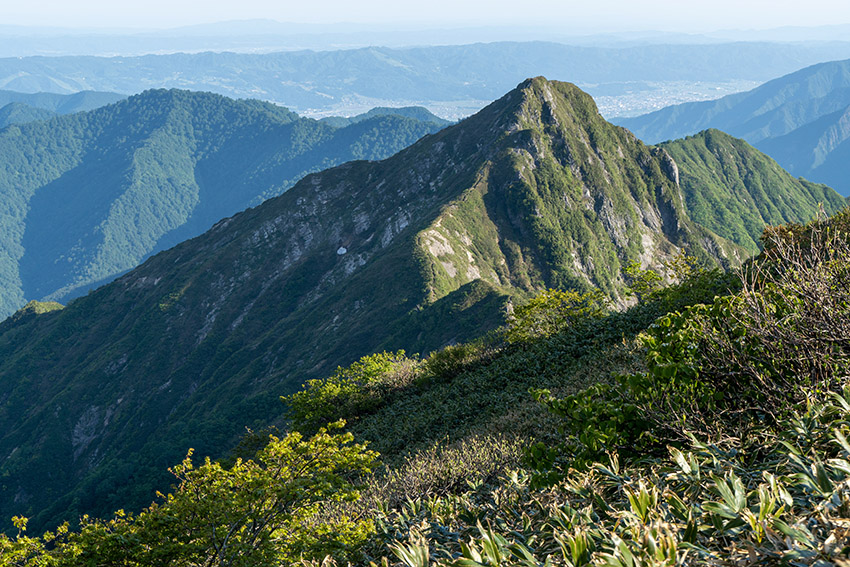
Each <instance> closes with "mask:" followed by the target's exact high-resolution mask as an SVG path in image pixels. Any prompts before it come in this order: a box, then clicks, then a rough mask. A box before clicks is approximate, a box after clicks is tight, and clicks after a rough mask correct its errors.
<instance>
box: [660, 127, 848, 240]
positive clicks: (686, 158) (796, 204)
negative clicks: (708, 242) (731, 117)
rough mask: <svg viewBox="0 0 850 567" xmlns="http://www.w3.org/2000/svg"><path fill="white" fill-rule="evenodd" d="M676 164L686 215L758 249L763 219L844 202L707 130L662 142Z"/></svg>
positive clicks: (780, 220)
mask: <svg viewBox="0 0 850 567" xmlns="http://www.w3.org/2000/svg"><path fill="white" fill-rule="evenodd" d="M661 147H663V148H664V149H665V150H667V151H668V152H670V154H671V155H672V156H673V158H674V159H675V160H676V163H677V164H678V165H679V171H680V182H681V186H682V191H683V193H684V196H685V202H686V205H687V209H688V214H689V215H690V217H691V218H692V219H693V220H694V221H696V222H698V223H700V224H702V225H703V226H705V227H706V228H708V229H710V230H712V231H714V232H715V233H717V234H719V235H721V236H723V237H725V238H728V239H729V240H731V241H733V242H735V243H736V244H738V245H740V246H743V247H744V248H746V249H747V250H749V251H750V252H756V251H758V243H759V237H760V236H761V233H762V230H763V229H764V227H765V226H766V225H779V224H785V223H788V222H800V221H807V220H810V219H812V218H814V217H815V216H816V215H817V214H818V207H819V205H822V206H823V209H824V211H825V212H826V213H827V214H833V213H835V212H837V211H838V210H840V209H841V208H843V207H844V206H845V200H844V198H843V197H841V196H840V195H839V194H838V193H836V192H835V191H834V190H832V189H830V188H829V187H827V186H826V185H821V184H817V183H811V182H809V181H806V180H804V179H795V178H794V177H792V176H791V175H789V174H788V172H786V171H785V170H784V169H782V168H781V167H780V166H779V165H777V163H776V162H775V161H773V160H772V159H771V158H769V157H768V156H766V155H764V154H762V153H761V152H759V151H758V150H756V149H755V148H753V147H752V146H750V145H749V144H748V143H746V142H745V141H743V140H739V139H736V138H733V137H732V136H729V135H728V134H725V133H723V132H720V131H718V130H706V131H705V132H701V133H700V134H697V135H696V136H690V137H688V138H685V139H683V140H676V141H673V142H667V143H665V144H663V145H662V146H661Z"/></svg>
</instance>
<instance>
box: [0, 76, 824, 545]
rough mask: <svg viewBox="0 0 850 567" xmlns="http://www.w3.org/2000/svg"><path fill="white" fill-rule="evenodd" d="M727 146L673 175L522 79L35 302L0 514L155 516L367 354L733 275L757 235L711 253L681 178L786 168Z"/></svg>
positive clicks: (6, 437) (8, 357)
mask: <svg viewBox="0 0 850 567" xmlns="http://www.w3.org/2000/svg"><path fill="white" fill-rule="evenodd" d="M151 96H160V97H174V98H181V97H189V95H188V94H185V93H173V92H172V93H165V92H160V93H154V94H153V95H151ZM140 101H141V100H140V99H130V103H134V102H135V103H139V102H140ZM246 104H255V105H256V108H257V109H258V110H257V111H258V112H262V113H273V112H277V113H279V115H280V116H281V118H280V120H281V121H286V120H287V119H289V120H290V123H291V122H292V121H293V120H295V118H294V117H289V118H288V115H287V114H286V113H285V111H283V110H280V109H274V107H268V106H265V105H260V104H259V103H246ZM360 124H363V123H360ZM355 126H357V125H355ZM294 136H295V134H293V137H294ZM197 139H198V140H204V139H205V138H203V137H198V138H197ZM236 139H237V140H239V138H236ZM254 139H255V138H254V137H253V136H252V137H251V140H254ZM713 139H715V140H716V143H713V144H712V145H711V151H710V152H708V153H706V152H701V151H697V150H693V151H691V150H689V149H688V147H689V146H690V145H695V146H697V147H701V146H704V145H705V142H703V141H700V140H698V139H691V140H690V141H689V140H685V141H683V142H682V148H684V149H683V150H682V151H683V152H684V153H683V155H690V154H693V155H694V156H704V157H705V158H706V159H705V160H704V161H700V160H699V159H693V160H688V162H687V165H686V164H685V163H682V164H679V165H677V162H676V161H675V160H674V158H673V157H671V153H670V151H668V150H667V149H665V148H653V147H649V146H646V145H644V144H643V143H641V142H640V141H639V140H638V139H637V138H636V137H635V136H634V135H632V134H631V133H630V132H628V131H627V130H625V129H623V128H620V127H616V126H613V125H611V124H609V123H608V122H606V121H605V120H604V119H602V117H601V116H600V115H599V113H598V111H597V108H596V106H595V104H594V102H593V100H592V99H591V98H590V97H589V96H588V95H587V94H585V93H583V92H581V91H580V90H579V89H578V88H576V87H575V86H573V85H570V84H568V83H557V82H549V81H546V80H545V79H543V78H536V79H529V80H527V81H525V82H523V83H522V84H520V85H519V87H517V88H516V89H514V90H512V91H511V92H509V93H508V94H506V95H505V96H503V97H502V98H501V99H499V100H497V101H495V102H494V103H492V104H490V105H489V106H487V107H486V108H484V109H483V110H481V111H480V112H479V113H477V114H475V115H474V116H472V117H470V118H468V119H466V120H464V121H462V122H460V123H458V124H456V125H453V126H449V127H447V128H445V129H443V130H441V131H439V132H437V133H435V134H433V135H431V136H426V137H425V138H423V139H421V140H419V141H418V142H417V143H415V144H413V145H412V146H410V147H408V148H406V149H404V150H402V151H401V152H399V153H398V154H396V155H394V156H393V157H391V158H389V159H386V160H383V161H379V162H366V161H355V162H351V163H347V164H344V165H341V166H337V167H334V168H332V169H329V170H326V171H323V172H320V173H315V174H310V175H308V176H306V177H305V178H304V179H302V180H301V181H299V182H298V183H297V184H296V185H295V186H294V187H293V188H292V189H290V190H289V191H287V192H285V193H283V194H282V195H280V196H278V197H275V198H272V199H269V200H267V201H265V202H264V203H262V204H260V205H259V206H257V207H255V208H252V209H248V210H247V211H245V212H243V213H240V214H237V215H235V216H232V217H229V218H225V219H223V220H221V221H220V222H218V223H216V224H215V225H214V226H213V227H212V228H211V229H210V230H209V231H207V232H206V233H204V234H202V235H201V236H198V237H196V238H193V239H191V240H188V241H185V242H183V243H181V244H179V245H177V246H175V247H174V248H172V249H170V250H167V251H164V252H161V253H159V254H157V255H155V256H153V257H152V258H150V259H148V260H147V261H146V262H144V264H142V265H141V266H139V267H138V268H136V269H134V270H132V271H131V272H129V273H128V274H126V275H124V276H122V277H120V278H119V279H117V280H116V281H114V282H112V283H110V284H109V285H106V286H104V287H101V288H100V289H98V290H96V291H94V292H92V293H90V294H88V295H87V296H85V297H81V298H79V299H76V300H74V301H72V302H71V303H70V304H69V305H68V306H67V307H65V308H64V309H58V310H57V309H52V307H53V306H39V305H38V304H33V305H31V306H29V308H28V310H27V311H26V312H23V313H20V314H19V316H17V317H15V318H11V319H8V320H7V321H5V322H4V323H2V324H1V325H0V400H3V404H2V405H0V431H2V433H0V456H2V459H0V475H2V477H3V478H4V482H3V483H2V486H0V518H9V517H11V516H12V515H14V514H19V515H26V516H29V517H31V518H32V523H31V527H32V529H37V528H38V527H49V526H51V525H54V524H55V523H56V522H58V521H60V520H63V519H74V518H75V517H76V516H77V515H78V514H81V513H86V512H88V513H95V514H99V515H105V514H108V513H110V512H111V511H113V510H115V509H118V508H129V509H132V508H140V507H141V506H143V505H146V504H147V503H149V502H150V501H151V499H152V497H153V494H154V490H156V489H163V488H165V487H166V486H167V485H168V481H169V477H168V476H167V474H166V473H164V472H163V471H165V470H166V468H167V467H168V466H170V465H173V464H174V463H177V462H179V461H180V459H181V458H182V457H183V456H184V455H185V452H186V449H187V448H188V447H193V448H194V449H195V451H196V454H197V455H212V456H214V457H218V456H222V455H224V454H225V453H226V452H227V450H228V448H230V447H232V446H233V444H234V443H235V442H236V440H237V439H238V437H239V436H240V434H242V433H244V431H245V427H250V428H260V427H263V426H266V425H268V424H270V423H275V422H277V421H278V420H279V419H280V418H281V416H282V413H283V409H284V408H283V407H281V404H280V402H279V400H278V397H279V396H280V395H281V394H286V393H290V392H293V391H295V390H296V389H297V388H298V387H299V386H300V385H301V384H302V383H303V382H304V381H305V380H307V379H311V378H317V377H321V376H325V375H327V374H329V373H330V372H331V371H332V370H333V369H334V368H335V367H336V366H337V365H344V364H348V363H350V362H351V361H353V360H356V359H357V358H359V357H360V356H362V355H363V354H366V353H370V352H375V351H380V350H384V349H392V350H395V349H406V350H407V351H408V352H421V353H427V352H430V351H433V350H435V349H438V348H440V347H442V346H444V345H447V344H453V343H456V342H462V341H466V340H469V339H473V338H475V337H479V336H481V335H482V334H483V333H485V332H487V331H488V330H489V329H493V328H494V327H496V326H497V325H499V324H500V323H502V322H503V321H504V314H505V307H506V303H507V302H508V301H510V300H512V299H515V300H518V301H521V300H523V299H524V298H527V297H528V296H529V295H531V294H533V293H536V292H538V291H539V290H542V289H544V288H547V287H561V288H573V289H578V290H590V289H595V288H598V289H601V290H603V291H604V292H605V294H606V295H607V296H608V297H609V298H610V299H611V301H612V302H614V303H615V304H616V303H620V304H622V303H623V302H625V301H626V298H625V294H624V288H625V285H626V277H625V269H626V267H627V266H628V265H629V264H630V263H632V262H638V263H640V265H641V266H644V267H648V266H655V267H657V266H659V264H660V263H661V262H663V261H664V260H665V259H669V258H671V257H673V256H675V255H677V254H678V253H679V252H680V251H682V250H684V251H686V252H687V253H689V254H692V255H694V256H696V257H698V258H700V259H701V261H702V263H703V264H705V265H707V266H718V265H720V266H728V265H731V264H736V263H738V262H740V261H741V260H742V259H743V258H744V257H745V256H746V255H747V254H748V251H747V249H748V248H749V249H752V242H754V241H755V240H756V239H757V238H758V233H759V232H760V231H761V227H755V226H751V225H750V224H745V225H744V228H745V231H746V235H745V236H746V238H745V237H744V236H742V235H739V234H737V233H730V234H729V238H724V237H722V236H718V235H716V234H715V233H714V232H712V231H711V230H709V229H708V228H706V227H705V226H703V225H702V224H698V223H697V222H695V221H694V220H692V219H691V217H690V216H689V214H688V212H687V206H688V198H687V194H686V192H685V191H684V190H683V185H682V179H687V180H691V179H692V181H688V183H691V184H692V189H690V190H688V191H695V192H698V191H699V187H698V184H699V183H700V182H701V181H700V180H705V181H706V182H708V183H711V187H712V188H713V189H712V190H713V191H715V192H716V193H718V194H719V192H721V191H728V192H733V191H737V190H739V189H740V188H739V187H738V185H737V183H738V181H737V180H736V179H734V178H733V177H732V176H730V175H726V176H713V177H712V176H711V173H712V171H714V170H715V169H716V162H715V161H714V160H716V159H722V160H724V163H725V164H727V165H728V167H730V168H731V167H738V168H740V169H741V170H742V171H743V170H744V169H745V168H746V167H748V166H749V165H750V164H755V165H757V166H758V165H759V164H764V163H766V164H768V165H769V164H771V163H772V162H770V160H769V159H767V158H765V157H764V156H760V155H758V153H757V152H756V151H755V150H752V149H751V148H750V149H746V148H745V149H746V151H732V149H733V148H735V147H739V146H740V144H741V143H740V141H736V140H732V139H731V138H730V139H726V138H724V137H721V136H717V135H715V136H713ZM240 141H242V140H240ZM233 143H234V144H236V141H234V142H233ZM730 145H731V146H730ZM256 147H257V146H256V145H252V146H251V148H252V149H253V150H252V151H256ZM671 151H672V152H674V153H675V152H676V151H679V148H671ZM240 155H241V156H247V155H249V152H248V150H245V153H243V154H240ZM712 156H713V157H712ZM718 156H719V158H718ZM747 160H751V161H747ZM252 163H253V162H252ZM773 166H775V164H773ZM210 167H212V164H211V165H210ZM212 173H213V172H212V171H211V172H210V175H211V176H212ZM775 174H776V179H781V180H783V181H784V182H787V187H786V188H785V190H786V191H787V192H788V194H789V195H790V194H792V193H793V192H794V191H798V190H800V188H801V186H799V185H795V183H799V182H797V181H795V180H793V179H792V178H790V176H787V175H785V176H784V177H783V176H782V174H781V172H779V171H776V172H775ZM743 177H744V178H749V176H747V175H743ZM232 181H233V178H225V179H220V180H219V183H221V185H224V184H226V183H228V182H232ZM727 184H733V185H734V186H727ZM749 187H750V190H751V191H752V192H753V193H752V194H754V195H755V194H756V193H755V191H756V189H755V186H749ZM763 189H764V191H769V188H768V187H764V188H763ZM234 190H235V188H234ZM818 191H820V192H818ZM821 194H823V195H828V194H829V190H828V188H824V187H821V188H819V189H818V190H817V191H814V190H810V191H808V192H801V193H800V194H799V195H795V197H794V198H795V201H794V202H795V203H796V205H795V206H794V207H788V208H780V209H777V210H776V211H775V216H769V215H767V213H765V211H771V214H774V212H773V209H771V208H770V206H769V205H768V204H765V203H762V202H759V201H755V202H753V200H751V199H744V198H742V199H740V200H739V203H738V206H740V207H742V208H744V207H750V210H751V215H753V216H754V217H758V216H759V215H761V217H762V218H765V219H767V218H768V217H769V218H771V219H773V218H776V219H779V218H781V219H782V220H784V221H794V220H806V219H807V218H809V217H810V216H811V215H813V214H814V213H815V212H816V211H817V208H818V199H819V197H820V195H821ZM789 198H790V197H789ZM836 202H840V199H838V200H837V201H836ZM831 203H832V201H830V202H829V203H827V204H826V205H825V206H827V207H831V206H832V205H831ZM710 204H711V202H710V201H709V205H710ZM701 218H702V219H703V220H702V221H701V222H703V223H704V224H706V225H707V224H710V222H709V221H711V220H712V219H711V209H707V210H706V211H704V213H703V217H701ZM733 239H737V240H739V243H738V244H736V243H735V242H733V241H732V240H733ZM39 311H44V313H41V314H39Z"/></svg>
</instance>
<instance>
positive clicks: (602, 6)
mask: <svg viewBox="0 0 850 567" xmlns="http://www.w3.org/2000/svg"><path fill="white" fill-rule="evenodd" d="M0 14H2V20H3V21H2V22H1V23H4V24H22V25H48V26H86V27H159V28H164V27H175V26H182V25H190V24H198V23H210V22H215V21H223V20H235V19H253V18H269V19H274V20H278V21H281V22H312V23H333V22H360V23H399V22H404V23H415V24H422V25H423V26H429V27H430V26H433V25H452V26H457V25H470V24H471V25H477V24H480V25H487V24H512V23H516V24H543V25H548V26H555V25H556V26H563V27H564V28H565V30H581V29H586V30H587V31H590V32H594V31H608V30H618V31H620V30H626V29H632V30H640V29H656V30H681V31H709V30H714V29H727V28H735V29H745V28H746V29H749V28H760V29H761V28H770V27H777V26H788V25H794V26H814V25H825V24H846V23H850V2H848V1H847V0H831V1H830V0H711V1H694V0H653V1H643V0H581V1H574V0H561V1H558V0H487V1H480V0H474V1H467V0H425V1H422V0H417V1H416V2H411V1H409V0H356V1H352V0H308V1H295V0H144V1H142V2H116V1H115V0H0Z"/></svg>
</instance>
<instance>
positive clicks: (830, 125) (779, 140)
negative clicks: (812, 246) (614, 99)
mask: <svg viewBox="0 0 850 567" xmlns="http://www.w3.org/2000/svg"><path fill="white" fill-rule="evenodd" d="M848 113H850V60H844V61H833V62H829V63H823V64H819V65H814V66H811V67H807V68H805V69H802V70H800V71H798V72H796V73H791V74H790V75H786V76H783V77H780V78H778V79H775V80H772V81H769V82H767V83H765V84H764V85H762V86H760V87H758V88H756V89H753V90H751V91H748V92H745V93H739V94H734V95H729V96H726V97H723V98H721V99H718V100H716V101H708V102H697V103H686V104H680V105H676V106H671V107H668V108H665V109H662V110H659V111H657V112H653V113H650V114H646V115H644V116H639V117H635V118H619V119H615V120H614V121H615V122H616V123H617V124H620V125H622V126H625V127H626V128H629V129H630V130H632V131H633V132H635V134H637V135H638V136H639V137H640V138H641V139H643V140H645V141H647V142H651V143H655V142H659V141H662V140H666V139H672V138H677V137H681V136H685V135H689V134H694V133H696V132H698V131H700V130H703V129H705V128H709V127H711V128H718V129H720V130H723V131H726V132H729V133H730V134H732V135H734V136H740V137H741V138H744V139H745V140H747V141H749V142H750V143H753V144H755V145H756V146H757V147H758V148H759V149H761V150H762V151H765V152H767V153H768V154H770V155H771V156H772V157H773V158H775V159H776V160H777V161H778V162H779V163H780V165H782V166H783V167H784V168H786V169H787V170H788V171H789V172H791V173H793V174H794V175H798V176H803V177H806V178H808V179H812V180H814V181H818V182H821V183H827V184H829V185H831V186H832V187H834V188H836V189H837V190H839V191H840V192H841V193H843V194H845V195H847V194H850V166H848V164H850V161H848V157H850V146H848V145H847V144H845V141H846V140H847V138H848V136H849V135H850V124H848V120H850V115H848Z"/></svg>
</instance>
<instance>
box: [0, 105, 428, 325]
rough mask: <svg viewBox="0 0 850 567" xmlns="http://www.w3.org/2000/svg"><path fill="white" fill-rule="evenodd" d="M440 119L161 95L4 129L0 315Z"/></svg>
mask: <svg viewBox="0 0 850 567" xmlns="http://www.w3.org/2000/svg"><path fill="white" fill-rule="evenodd" d="M4 108H5V107H4ZM440 127H441V125H438V124H437V123H435V122H427V123H426V122H422V121H419V120H416V119H412V118H406V117H403V116H399V115H393V114H389V113H384V114H380V113H373V115H372V116H370V117H369V118H368V119H363V120H360V121H358V122H357V123H352V124H350V125H345V126H343V127H335V126H332V125H330V124H325V123H321V122H317V121H315V120H312V119H307V118H301V117H299V116H298V115H296V114H294V113H292V112H289V111H288V110H286V109H283V108H281V107H278V106H275V105H272V104H269V103H264V102H259V101H254V100H240V101H237V100H232V99H228V98H225V97H222V96H219V95H213V94H209V93H190V92H187V91H165V90H159V91H147V92H145V93H142V94H140V95H137V96H133V97H130V98H129V99H127V100H124V101H120V102H118V103H116V104H113V105H109V106H105V107H103V108H99V109H96V110H93V111H90V112H84V113H77V114H73V115H70V116H58V117H55V118H52V119H50V120H48V121H46V122H36V123H29V124H20V125H13V126H9V127H7V128H6V129H4V130H2V131H0V164H2V165H0V195H2V197H3V202H4V216H3V229H2V233H0V282H2V285H0V315H2V316H7V315H9V314H11V313H13V312H14V311H15V310H16V309H18V308H20V307H21V306H23V305H24V303H25V302H26V300H31V299H36V300H52V299H58V300H62V299H63V298H65V297H68V296H71V297H73V296H74V295H79V294H81V293H84V292H85V291H86V290H87V289H89V288H91V287H94V286H96V285H97V284H100V283H104V282H106V281H109V280H111V279H113V278H114V277H116V276H117V275H119V274H120V273H123V272H125V271H127V270H129V269H131V268H133V267H135V266H137V265H138V264H139V262H141V261H142V260H143V259H144V258H145V257H147V256H148V255H150V254H151V253H153V252H156V251H159V250H163V249H165V248H168V247H171V246H173V245H175V244H177V243H178V242H181V241H183V240H185V239H187V238H191V237H193V236H197V235H198V234H200V233H202V232H203V231H204V230H206V229H208V228H209V227H210V226H212V224H213V223H215V222H216V221H218V220H220V219H221V218H223V217H226V216H229V215H232V214H234V213H236V212H239V211H241V210H244V209H245V208H246V207H248V206H252V205H256V204H258V203H259V202H261V201H262V200H263V199H266V198H269V197H273V196H276V195H279V194H280V193H282V192H284V191H285V190H287V189H288V188H289V187H291V186H292V185H293V184H294V183H295V182H296V181H298V180H299V179H300V178H301V177H303V176H304V175H305V174H307V173H310V172H313V171H318V170H321V169H324V168H327V167H330V166H332V165H336V164H339V163H343V162H345V161H349V160H352V159H380V158H384V157H388V156H390V155H392V154H394V153H395V152H397V151H398V150H400V149H401V148H403V147H405V146H407V145H409V144H411V143H412V142H414V141H416V140H417V139H419V138H420V137H422V136H423V135H425V134H428V133H432V132H435V131H437V130H438V129H439V128H440Z"/></svg>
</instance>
